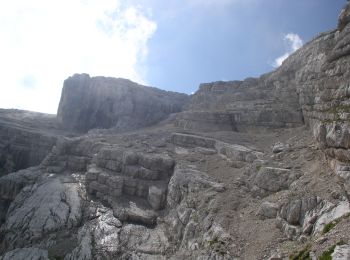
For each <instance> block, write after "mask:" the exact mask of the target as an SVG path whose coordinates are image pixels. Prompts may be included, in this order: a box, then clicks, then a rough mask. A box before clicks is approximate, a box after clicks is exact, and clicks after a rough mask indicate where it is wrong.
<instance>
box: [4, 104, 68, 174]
mask: <svg viewBox="0 0 350 260" xmlns="http://www.w3.org/2000/svg"><path fill="white" fill-rule="evenodd" d="M61 134H63V131H60V130H59V129H58V127H57V126H56V118H55V115H48V114H43V113H36V112H29V111H24V110H17V109H0V177H1V176H2V175H5V174H8V173H10V172H15V171H18V170H21V169H25V168H28V167H31V166H37V165H39V164H40V163H41V161H42V160H43V159H44V158H45V157H46V156H47V154H48V153H49V152H50V151H51V149H52V147H53V146H54V145H55V143H56V140H57V138H58V136H59V135H61Z"/></svg>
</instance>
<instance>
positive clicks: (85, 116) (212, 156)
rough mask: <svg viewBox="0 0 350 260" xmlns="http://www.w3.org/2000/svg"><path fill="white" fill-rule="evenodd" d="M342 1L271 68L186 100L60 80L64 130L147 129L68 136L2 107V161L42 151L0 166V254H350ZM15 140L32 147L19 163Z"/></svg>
mask: <svg viewBox="0 0 350 260" xmlns="http://www.w3.org/2000/svg"><path fill="white" fill-rule="evenodd" d="M349 6H350V4H348V5H347V7H346V8H345V9H344V10H343V11H342V13H341V14H340V17H339V23H338V24H339V25H338V29H337V30H335V31H332V32H328V33H325V34H322V35H320V36H319V37H317V38H315V39H314V40H313V41H311V42H310V43H308V44H306V45H305V46H304V47H303V48H301V49H300V50H299V51H297V52H296V53H294V54H293V55H291V57H289V58H288V59H287V60H286V61H285V62H284V63H283V65H282V66H281V67H280V68H278V69H277V70H275V71H274V72H272V73H269V74H266V75H263V76H261V77H260V78H258V79H246V80H244V81H234V82H215V83H209V84H203V85H202V86H201V87H200V90H199V91H198V92H197V93H196V94H195V95H194V96H193V97H192V99H191V102H190V103H188V104H186V102H187V99H188V98H187V96H185V95H181V94H175V93H168V92H164V91H160V90H156V89H153V88H148V87H144V86H140V85H137V84H134V83H132V82H130V81H127V80H122V79H112V78H103V77H96V78H90V77H89V76H88V75H86V74H83V75H75V76H73V77H71V78H69V79H68V80H66V82H65V86H64V89H63V93H62V99H61V103H60V107H59V113H58V117H57V118H58V120H59V122H60V124H61V125H62V126H63V127H65V128H66V129H69V130H72V131H80V132H87V131H88V130H89V129H92V128H110V127H112V128H115V129H117V130H126V129H135V128H140V127H144V126H149V125H152V128H146V129H142V130H141V129H139V130H138V131H132V132H129V133H128V132H118V131H113V130H111V131H109V132H108V131H97V130H96V131H89V132H88V133H85V134H83V135H80V136H75V137H72V136H71V137H68V136H70V135H71V134H69V133H67V132H63V131H62V130H59V129H58V128H57V127H56V125H55V120H54V119H53V118H52V117H48V116H47V115H41V114H33V113H28V112H23V111H13V110H7V111H0V137H2V138H1V139H0V155H1V158H0V162H1V160H2V163H3V164H0V168H1V167H2V169H6V173H7V172H8V171H12V170H14V169H18V168H16V167H14V166H13V165H17V166H18V167H19V168H22V167H27V166H28V165H31V164H32V163H33V164H39V163H40V161H41V159H42V158H44V157H45V159H44V160H43V161H41V163H40V164H39V165H37V166H35V167H30V168H26V169H22V170H19V171H16V172H11V173H9V174H7V175H5V176H0V260H4V259H24V258H31V259H67V260H68V259H71V260H75V259H85V260H87V259H138V260H148V259H156V260H157V259H160V260H163V259H164V260H165V259H170V260H175V259H197V260H199V259H203V260H204V259H205V260H228V259H288V258H290V259H297V258H298V259H299V258H300V257H303V258H305V259H306V258H308V259H309V258H310V259H318V258H317V257H319V256H321V255H322V254H323V253H324V252H327V253H328V254H330V253H331V251H332V250H334V252H333V258H334V259H348V257H349V246H348V245H349V244H350V236H349V234H350V220H349V216H350V207H349V205H350V204H349V201H350V195H349V194H350V185H349V181H350V177H349V176H350V174H349V173H350V163H349V162H350V158H349V145H350V141H349V140H350V137H349V129H348V123H349V122H348V121H349V113H348V112H349V111H347V108H348V106H349V97H350V96H349V92H350V90H349V78H350V74H349V71H350V68H349V60H350V59H349V57H350V56H349V54H350V51H349V45H350V38H349V31H350V18H349V17H350V7H349ZM184 105H185V106H186V111H184V112H182V113H179V114H177V115H176V116H175V120H173V121H172V119H173V116H172V117H169V120H165V121H163V122H162V124H158V125H154V124H155V123H157V122H159V121H160V120H162V119H164V118H166V117H167V116H168V115H169V114H170V113H173V112H179V111H181V109H182V107H183V106H184ZM174 121H175V126H174V125H173V123H174ZM305 124H306V125H307V127H305ZM301 125H302V126H301ZM299 126H301V127H299ZM289 127H293V128H289ZM309 128H311V130H312V134H313V136H311V132H310V129H309ZM245 130H246V131H245ZM106 133H108V134H106ZM62 135H64V137H63V136H62ZM50 138H52V143H51V142H49V141H48V140H51V139H50ZM8 140H10V142H9V144H7V145H3V144H4V143H5V142H6V141H8ZM8 147H11V149H7V148H8ZM51 147H52V149H51ZM15 148H16V149H17V148H18V149H17V150H18V151H21V150H26V149H27V150H26V151H27V152H28V156H32V154H37V153H38V154H39V155H40V156H38V158H36V157H35V158H36V159H35V158H34V157H33V158H32V157H29V158H30V159H28V161H29V162H31V163H29V164H28V165H27V164H22V163H21V162H22V161H21V158H22V157H21V156H22V155H21V156H19V157H16V154H21V153H20V152H16V151H17V150H16V149H15ZM14 151H15V152H14ZM324 155H326V156H324ZM33 156H34V155H33ZM39 157H40V158H39ZM3 158H5V159H3ZM11 158H12V159H11ZM13 158H15V159H13ZM4 162H5V163H4ZM34 162H35V163H34ZM329 162H330V165H331V166H332V167H333V169H335V170H336V173H337V174H338V175H336V174H334V172H333V171H332V169H331V168H329V167H328V164H327V163H329ZM11 165H12V166H11ZM10 166H11V167H10ZM287 240H298V241H299V242H300V243H294V242H293V243H290V241H287ZM305 242H307V244H308V246H307V247H306V248H304V249H302V251H301V252H297V253H296V254H295V255H296V256H298V257H296V258H295V257H293V255H294V253H295V252H292V251H294V250H295V249H297V248H296V247H297V246H298V244H305ZM303 246H304V245H303ZM330 249H332V250H330Z"/></svg>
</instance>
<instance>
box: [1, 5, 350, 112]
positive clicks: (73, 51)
mask: <svg viewBox="0 0 350 260" xmlns="http://www.w3.org/2000/svg"><path fill="white" fill-rule="evenodd" d="M345 3H346V1H345V0H167V1H163V0H60V1H55V0H31V1H26V0H11V1H2V2H0V42H1V45H0V57H1V58H0V70H1V71H2V84H1V86H0V91H1V93H2V94H1V95H0V107H3V108H20V109H27V110H33V111H40V112H48V113H55V112H56V110H57V106H58V102H59V98H60V93H61V89H62V84H63V81H64V79H66V78H67V77H68V76H70V75H72V74H74V73H89V74H90V75H91V76H98V75H103V76H112V77H123V78H129V79H131V80H133V81H136V82H139V83H142V84H146V85H150V86H155V87H159V88H162V89H166V90H172V91H179V92H185V93H188V94H189V93H192V92H194V91H196V90H197V88H198V85H199V84H200V83H202V82H211V81H217V80H235V79H244V78H246V77H250V76H259V75H261V74H262V73H265V72H268V71H271V70H273V69H274V68H275V67H277V66H278V65H279V64H280V63H281V62H282V60H283V59H285V58H286V57H287V56H288V55H289V54H290V53H292V52H293V51H295V50H296V49H298V48H299V47H301V45H302V44H303V43H305V42H307V41H309V40H311V39H312V38H313V37H315V36H316V35H317V34H319V33H321V32H323V31H327V30H330V29H333V28H335V27H336V24H337V17H338V14H339V12H340V10H341V8H342V7H343V6H344V5H345Z"/></svg>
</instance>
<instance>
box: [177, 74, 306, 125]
mask: <svg viewBox="0 0 350 260" xmlns="http://www.w3.org/2000/svg"><path fill="white" fill-rule="evenodd" d="M293 77H294V76H293V73H292V72H288V73H282V72H279V71H276V72H273V73H270V74H266V75H264V76H262V77H260V78H259V79H253V78H250V79H246V80H245V81H232V82H221V81H219V82H214V83H206V84H201V85H200V87H199V90H198V91H197V92H196V93H195V94H194V95H193V97H192V98H191V102H190V104H189V105H188V107H187V109H186V111H185V112H184V113H181V114H180V115H178V118H177V125H178V126H181V127H183V128H184V129H188V130H191V129H193V130H199V131H224V130H226V131H232V130H233V131H238V130H239V129H240V128H242V127H247V126H254V127H256V126H268V127H286V126H298V125H302V124H303V116H302V113H301V108H300V105H299V97H298V94H297V90H296V88H295V81H294V78H293Z"/></svg>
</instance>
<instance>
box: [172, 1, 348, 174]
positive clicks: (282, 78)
mask: <svg viewBox="0 0 350 260" xmlns="http://www.w3.org/2000/svg"><path fill="white" fill-rule="evenodd" d="M349 17H350V7H349V5H347V6H346V7H345V8H344V9H343V10H342V12H341V14H340V16H339V22H338V28H337V30H334V31H331V32H327V33H323V34H321V35H320V36H318V37H316V38H315V39H314V40H313V41H311V42H309V43H307V44H305V46H303V47H302V48H301V49H299V50H298V51H296V52H295V53H293V54H292V55H291V56H290V57H289V58H288V59H287V60H286V61H285V62H284V63H283V64H282V66H280V67H279V68H278V69H276V70H275V71H273V72H271V73H268V74H265V75H262V76H261V77H260V78H257V79H255V78H248V79H246V80H244V81H232V82H221V81H220V82H213V83H206V84H202V85H200V87H199V90H198V91H197V92H196V93H195V94H194V95H193V97H192V98H191V101H190V103H189V105H188V106H187V107H186V110H185V111H184V112H183V113H180V114H179V115H178V116H177V120H176V125H177V126H180V127H182V128H183V129H185V130H194V131H240V129H242V130H243V129H245V128H246V127H258V126H265V127H274V128H275V127H293V126H298V125H302V124H304V123H305V124H307V125H309V126H310V128H311V130H312V132H313V134H314V137H315V138H316V140H317V141H318V142H319V145H320V147H321V148H322V149H324V151H325V153H326V155H327V156H328V158H329V161H330V162H331V164H332V167H333V168H334V169H335V170H336V171H337V172H338V173H339V175H341V176H342V177H344V178H350V167H349V166H350V165H349V163H348V162H349V161H350V152H349V148H350V141H349V140H350V132H349V120H350V105H349V97H350V87H349V78H350V63H349V55H350V36H349V35H350V34H349V33H350V22H349V20H350V18H349Z"/></svg>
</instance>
